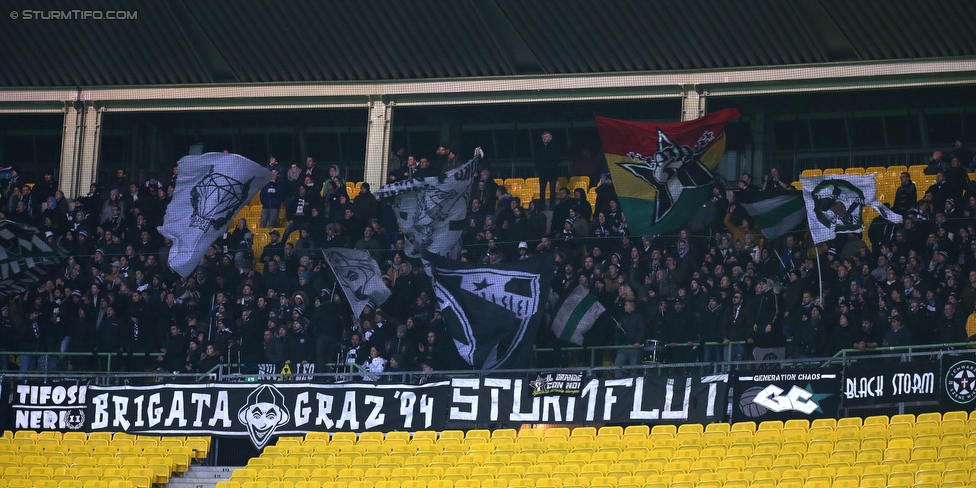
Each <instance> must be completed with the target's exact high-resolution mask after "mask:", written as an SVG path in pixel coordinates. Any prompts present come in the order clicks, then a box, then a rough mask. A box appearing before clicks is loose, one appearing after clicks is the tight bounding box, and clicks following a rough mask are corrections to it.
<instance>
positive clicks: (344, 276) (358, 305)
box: [322, 247, 393, 316]
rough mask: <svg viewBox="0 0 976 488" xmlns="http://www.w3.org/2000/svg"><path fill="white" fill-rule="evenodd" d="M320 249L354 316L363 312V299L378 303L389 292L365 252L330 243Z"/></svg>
mask: <svg viewBox="0 0 976 488" xmlns="http://www.w3.org/2000/svg"><path fill="white" fill-rule="evenodd" d="M322 253H323V254H325V261H326V262H328V263H329V266H331V267H332V272H333V273H335V276H336V280H337V281H338V282H339V285H340V286H342V292H343V293H345V295H346V299H347V300H349V305H350V306H351V307H352V311H353V313H355V314H356V315H357V316H358V315H359V314H361V313H363V308H365V307H366V304H367V303H369V302H372V303H373V304H374V305H382V304H383V302H385V301H386V300H387V299H389V298H390V295H392V294H393V293H392V292H391V291H390V289H389V288H387V287H386V285H385V284H384V283H383V274H382V273H380V268H379V266H377V265H376V261H374V260H373V258H372V257H371V256H370V255H369V253H368V252H366V251H361V250H358V249H346V248H341V247H333V248H329V249H325V250H323V251H322Z"/></svg>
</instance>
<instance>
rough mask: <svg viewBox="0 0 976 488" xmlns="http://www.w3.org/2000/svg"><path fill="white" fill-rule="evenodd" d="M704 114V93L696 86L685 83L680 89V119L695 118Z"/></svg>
mask: <svg viewBox="0 0 976 488" xmlns="http://www.w3.org/2000/svg"><path fill="white" fill-rule="evenodd" d="M702 115H705V95H704V94H703V93H701V92H699V91H698V87H696V86H693V85H685V86H683V87H682V89H681V121H682V122H684V121H686V120H695V119H697V118H698V117H701V116H702Z"/></svg>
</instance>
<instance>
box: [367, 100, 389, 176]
mask: <svg viewBox="0 0 976 488" xmlns="http://www.w3.org/2000/svg"><path fill="white" fill-rule="evenodd" d="M392 125H393V102H392V101H386V100H383V98H382V97H379V96H377V97H375V98H371V99H370V102H369V120H368V121H367V124H366V167H365V169H364V171H363V173H364V180H365V181H366V182H367V183H369V184H370V186H371V187H372V189H373V191H376V189H377V188H379V187H380V186H382V185H383V184H384V183H386V172H387V171H388V169H387V163H388V157H389V153H390V129H391V127H392Z"/></svg>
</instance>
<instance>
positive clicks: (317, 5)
mask: <svg viewBox="0 0 976 488" xmlns="http://www.w3.org/2000/svg"><path fill="white" fill-rule="evenodd" d="M68 8H70V9H72V10H77V11H78V12H79V13H76V14H75V13H68V12H71V11H70V10H66V9H68ZM51 11H56V12H60V13H59V14H57V15H58V16H65V15H67V16H69V18H68V19H57V20H55V19H50V18H49V17H50V16H51ZM85 11H89V12H95V11H97V12H102V13H101V14H99V15H104V12H107V11H124V12H129V13H130V14H127V15H128V17H129V18H128V19H127V20H108V19H104V18H103V19H101V20H96V19H93V18H91V17H84V16H85V15H92V14H84V13H83V12H85ZM0 12H4V13H5V15H3V16H0V23H2V25H0V45H2V46H4V53H3V55H2V56H0V87H7V88H31V87H36V88H40V87H46V88H56V87H72V88H74V87H98V86H154V85H187V84H249V83H291V82H294V83H315V82H360V83H361V82H370V81H379V82H381V81H392V80H401V81H402V80H428V79H450V78H479V77H506V76H529V75H542V76H555V75H573V74H594V73H628V72H645V73H646V72H666V71H680V70H711V69H735V68H756V67H775V66H792V65H815V64H830V63H849V62H884V61H897V60H934V59H965V58H973V57H974V56H976V31H973V30H972V29H968V28H966V22H967V21H969V20H970V19H973V18H976V2H968V1H958V0H930V1H926V2H918V1H908V0H894V1H893V0H858V1H848V0H774V1H762V2H754V1H728V0H651V1H641V0H599V1H597V0H561V1H525V0H325V1H315V0H289V1H268V0H244V1H192V0H167V1H157V2H131V1H122V0H79V1H75V2H70V4H69V5H66V4H65V2H59V1H56V0H40V1H31V2H27V3H25V2H22V1H15V0H0ZM8 12H9V15H6V14H7V13H8ZM131 13H134V15H133V14H131ZM45 16H47V17H48V20H44V17H45ZM133 16H134V17H135V18H131V17H133ZM15 17H16V18H15ZM37 17H40V18H37ZM123 17H124V16H123Z"/></svg>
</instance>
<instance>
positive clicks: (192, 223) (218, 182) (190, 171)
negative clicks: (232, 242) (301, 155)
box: [159, 152, 271, 276]
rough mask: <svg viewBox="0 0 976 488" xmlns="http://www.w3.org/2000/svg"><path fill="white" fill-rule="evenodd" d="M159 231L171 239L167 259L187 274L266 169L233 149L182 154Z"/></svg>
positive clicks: (264, 179)
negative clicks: (189, 154) (171, 194)
mask: <svg viewBox="0 0 976 488" xmlns="http://www.w3.org/2000/svg"><path fill="white" fill-rule="evenodd" d="M178 169H179V176H178V177H177V178H176V190H175V191H174V193H173V201H171V202H170V204H169V205H167V206H166V217H165V218H164V219H163V225H162V226H161V227H159V233H160V234H162V235H164V236H166V237H168V238H169V239H170V240H172V241H173V247H172V249H170V251H169V265H170V266H171V267H172V268H173V269H174V270H175V271H176V272H177V273H179V274H180V276H188V275H189V274H190V273H192V272H193V270H194V269H195V268H196V267H197V263H198V261H200V258H201V257H203V255H204V254H206V252H207V248H208V247H210V244H212V243H213V242H214V241H215V240H217V237H219V236H220V234H221V233H223V232H224V229H225V228H226V227H227V224H228V222H230V220H231V219H232V218H234V215H236V214H237V212H239V211H240V210H241V209H242V208H244V205H245V204H246V203H247V202H249V201H251V199H252V198H254V195H257V193H258V192H259V191H261V188H263V187H264V185H266V184H268V182H269V181H271V172H270V171H268V170H267V169H266V168H263V167H261V165H259V164H257V163H255V162H254V161H251V160H250V159H247V158H245V157H244V156H240V155H238V154H224V153H217V152H212V153H206V154H201V155H198V156H184V157H183V158H182V159H180V161H179V166H178Z"/></svg>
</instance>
